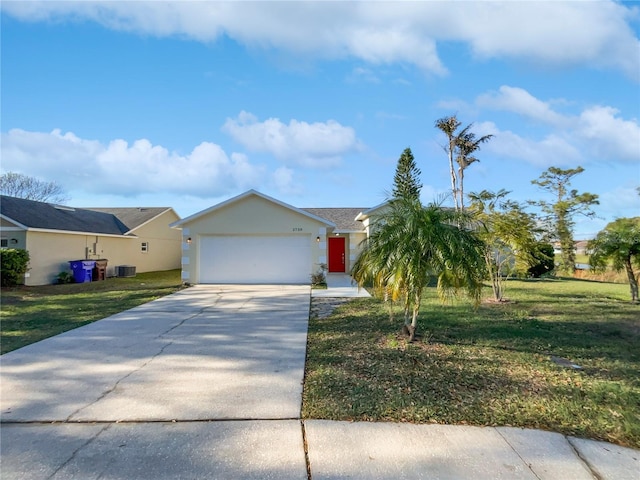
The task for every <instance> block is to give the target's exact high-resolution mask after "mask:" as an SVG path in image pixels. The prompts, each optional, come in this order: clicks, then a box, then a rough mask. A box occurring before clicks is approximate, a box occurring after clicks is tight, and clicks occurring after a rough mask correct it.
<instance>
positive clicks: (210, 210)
mask: <svg viewBox="0 0 640 480" xmlns="http://www.w3.org/2000/svg"><path fill="white" fill-rule="evenodd" d="M251 196H255V197H258V198H261V199H263V200H266V201H267V202H270V203H273V204H275V205H278V206H280V207H284V208H285V209H288V210H291V211H293V212H295V213H298V214H300V215H303V216H305V217H308V218H311V219H313V220H315V221H317V222H320V223H323V224H325V225H327V226H329V227H335V226H336V225H335V224H334V223H333V222H331V221H329V220H327V219H326V218H322V217H319V216H317V215H314V214H313V213H310V212H308V211H305V210H302V209H300V208H296V207H293V206H291V205H289V204H287V203H284V202H281V201H280V200H276V199H275V198H272V197H270V196H268V195H265V194H263V193H260V192H258V191H256V190H248V191H246V192H244V193H242V194H240V195H237V196H235V197H233V198H230V199H228V200H225V201H224V202H221V203H218V204H216V205H214V206H212V207H209V208H207V209H205V210H201V211H200V212H197V213H194V214H193V215H191V216H189V217H186V218H183V219H182V220H178V221H177V222H174V223H172V224H171V227H176V228H180V227H182V226H183V225H186V224H189V223H191V222H193V221H195V220H198V219H200V218H202V217H205V216H207V215H210V214H212V213H214V212H216V211H217V210H220V209H222V208H224V207H227V206H229V205H232V204H234V203H237V202H239V201H241V200H244V199H246V198H249V197H251Z"/></svg>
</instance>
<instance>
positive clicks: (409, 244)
mask: <svg viewBox="0 0 640 480" xmlns="http://www.w3.org/2000/svg"><path fill="white" fill-rule="evenodd" d="M462 217H463V216H462V215H461V214H460V213H458V212H455V211H452V210H446V209H443V208H441V207H440V206H439V205H437V204H433V203H432V204H429V205H428V206H426V207H424V206H423V205H422V204H421V203H420V201H419V200H417V199H411V198H399V199H393V200H391V201H390V202H389V206H388V209H387V210H386V211H385V212H384V213H383V214H381V215H379V216H377V217H375V218H374V219H373V228H372V234H371V236H370V237H369V238H368V239H367V240H366V241H365V243H364V246H363V250H362V253H361V254H360V256H359V257H358V259H357V260H356V262H355V263H354V266H353V269H352V271H351V275H352V276H353V278H354V280H356V281H357V282H358V284H359V285H361V286H362V285H364V284H373V286H374V287H376V288H380V289H383V290H385V291H388V292H389V293H390V296H391V297H392V299H393V300H397V299H401V300H402V301H403V302H404V308H405V323H404V327H403V330H405V331H406V332H407V333H408V335H409V340H410V341H412V340H413V339H414V338H415V334H416V329H417V326H418V313H419V310H420V302H421V300H422V293H423V290H424V288H425V287H426V286H427V284H428V282H429V280H430V279H431V278H437V281H438V295H439V296H440V298H442V299H443V300H444V299H447V298H449V297H451V296H452V295H455V294H457V293H458V292H459V291H461V290H465V291H466V292H467V294H469V295H470V296H471V297H472V298H473V299H474V300H476V301H478V300H479V299H480V293H481V290H482V278H483V277H484V260H483V255H482V253H483V243H482V241H480V240H479V239H478V237H477V236H476V235H475V234H474V233H473V232H472V231H471V230H469V229H466V228H464V227H461V226H460V225H465V224H466V222H465V218H462Z"/></svg>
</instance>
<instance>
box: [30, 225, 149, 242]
mask: <svg viewBox="0 0 640 480" xmlns="http://www.w3.org/2000/svg"><path fill="white" fill-rule="evenodd" d="M25 230H26V231H27V232H38V233H58V234H63V235H84V236H87V235H91V236H98V237H113V238H126V239H136V238H139V237H138V236H137V235H133V234H124V235H116V234H114V233H101V232H78V231H73V230H55V229H51V228H32V227H26V228H25Z"/></svg>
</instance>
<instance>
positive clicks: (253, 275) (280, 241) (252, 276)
mask: <svg viewBox="0 0 640 480" xmlns="http://www.w3.org/2000/svg"><path fill="white" fill-rule="evenodd" d="M199 248H200V265H199V267H200V283H283V284H286V283H297V284H300V283H303V284H304V283H309V282H310V280H311V279H310V275H311V237H309V236H308V235H293V236H283V235H268V236H235V235H219V236H218V235H215V236H205V237H201V238H200V246H199Z"/></svg>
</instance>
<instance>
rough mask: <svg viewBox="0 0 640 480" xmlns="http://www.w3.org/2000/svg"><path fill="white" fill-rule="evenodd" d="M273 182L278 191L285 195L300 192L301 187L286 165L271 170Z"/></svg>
mask: <svg viewBox="0 0 640 480" xmlns="http://www.w3.org/2000/svg"><path fill="white" fill-rule="evenodd" d="M272 178H273V184H274V185H275V187H276V188H277V189H278V191H279V192H280V193H283V194H286V195H292V194H293V195H298V194H300V193H302V187H301V186H300V185H297V184H296V183H295V181H294V172H293V170H291V169H290V168H287V167H279V168H277V169H276V171H275V172H273V175H272Z"/></svg>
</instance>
